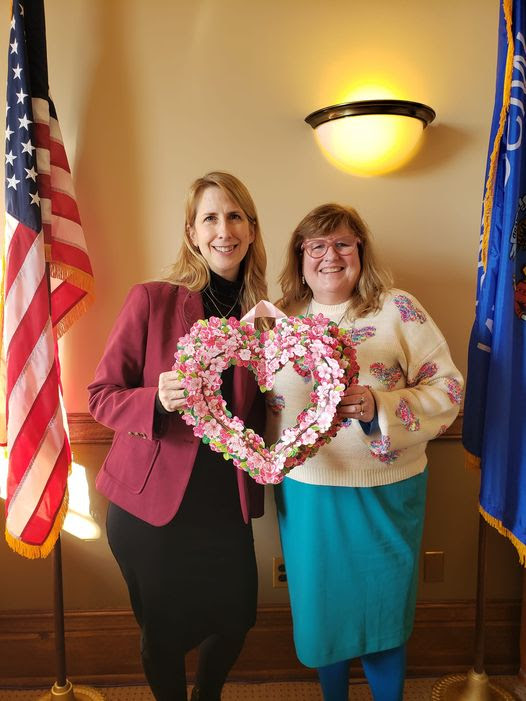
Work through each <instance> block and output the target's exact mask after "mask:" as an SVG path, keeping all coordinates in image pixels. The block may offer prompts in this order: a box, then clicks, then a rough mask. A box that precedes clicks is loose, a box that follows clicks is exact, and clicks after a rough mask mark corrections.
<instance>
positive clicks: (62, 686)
mask: <svg viewBox="0 0 526 701" xmlns="http://www.w3.org/2000/svg"><path fill="white" fill-rule="evenodd" d="M46 280H47V285H48V291H49V295H48V299H49V304H50V314H51V276H50V270H49V263H48V262H46ZM52 552H53V600H54V607H53V608H54V611H53V618H54V631H55V664H56V682H55V683H54V684H53V686H52V688H51V691H48V692H47V693H46V694H44V696H41V697H40V700H39V701H51V700H52V699H57V698H60V699H61V700H62V701H89V700H90V699H91V700H92V701H104V700H105V696H104V695H103V694H101V693H99V692H98V691H95V689H92V688H91V687H85V686H83V687H75V688H73V684H72V683H71V682H70V681H69V680H68V678H67V675H66V637H65V634H64V587H63V583H62V541H61V538H60V533H59V534H58V536H57V540H56V541H55V545H54V546H53V551H52Z"/></svg>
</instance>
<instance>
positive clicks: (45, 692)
mask: <svg viewBox="0 0 526 701" xmlns="http://www.w3.org/2000/svg"><path fill="white" fill-rule="evenodd" d="M435 681H436V679H409V680H408V681H407V682H406V685H405V692H404V701H424V700H425V701H429V699H431V690H432V688H433V684H434V683H435ZM491 681H493V682H496V683H498V684H500V686H501V687H502V688H504V689H506V690H508V691H510V692H512V693H514V694H515V696H514V698H516V699H518V700H520V701H523V700H524V701H526V690H525V689H524V688H521V687H519V685H518V683H517V678H516V677H492V678H491ZM78 689H79V691H81V690H82V689H83V687H82V686H80V687H78ZM85 689H86V694H90V693H91V692H98V693H94V694H93V698H94V699H97V701H99V699H101V698H102V699H104V700H105V701H153V696H152V695H151V693H150V691H149V689H148V688H147V687H145V686H114V687H104V688H98V687H97V688H96V687H86V688H85ZM79 696H80V694H79ZM48 698H51V695H50V694H49V689H40V690H38V689H31V690H30V689H24V690H22V689H16V690H15V689H0V701H39V700H40V699H45V701H47V699H48ZM55 698H57V697H55ZM84 698H89V696H83V699H84ZM371 699H372V697H371V694H370V692H369V688H368V686H367V685H366V684H365V683H358V682H355V683H351V686H350V688H349V701H371ZM222 700H223V701H321V693H320V690H319V686H318V685H317V684H316V683H314V682H295V683H291V682H271V683H252V684H244V683H231V684H227V685H226V686H225V688H224V691H223V694H222Z"/></svg>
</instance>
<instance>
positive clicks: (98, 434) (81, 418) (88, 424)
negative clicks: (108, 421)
mask: <svg viewBox="0 0 526 701" xmlns="http://www.w3.org/2000/svg"><path fill="white" fill-rule="evenodd" d="M68 421H69V433H70V438H71V442H72V443H94V444H97V443H99V444H100V443H108V444H109V443H111V441H112V438H113V431H112V430H111V429H109V428H106V427H105V426H102V424H99V423H97V422H96V421H95V419H94V418H93V417H92V416H91V415H90V414H68ZM461 436H462V413H460V414H459V415H458V416H457V418H456V419H455V421H453V423H452V424H451V426H450V427H449V428H448V429H447V431H446V432H445V433H443V434H442V435H441V436H439V437H438V438H437V439H436V440H438V441H452V440H460V438H461Z"/></svg>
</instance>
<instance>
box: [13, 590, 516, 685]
mask: <svg viewBox="0 0 526 701" xmlns="http://www.w3.org/2000/svg"><path fill="white" fill-rule="evenodd" d="M519 628H520V601H518V600H517V601H497V602H488V603H487V610H486V628H485V637H486V661H485V667H486V671H487V672H488V674H514V673H516V671H517V669H518V667H519ZM65 630H66V655H67V666H66V668H67V673H68V678H69V679H70V680H71V681H72V682H75V683H80V684H82V683H83V684H95V685H97V684H104V685H109V684H131V683H137V682H143V681H144V676H143V673H142V668H141V663H140V658H139V634H138V630H137V626H136V624H135V621H134V619H133V616H132V613H131V611H129V610H108V611H68V612H66V614H65ZM474 630H475V602H474V601H448V602H420V603H419V604H418V605H417V611H416V620H415V628H414V631H413V635H412V636H411V639H410V641H409V645H408V670H407V671H408V676H442V675H444V674H449V673H453V672H465V671H467V670H468V669H469V668H470V667H471V666H472V665H473V649H474ZM54 654H55V653H54V635H53V614H52V612H18V611H12V612H10V611H5V612H0V686H12V687H23V686H25V687H28V686H43V687H47V686H51V685H52V684H53V683H54V681H55V674H54V673H55V656H54ZM195 663H196V656H195V653H191V654H190V655H189V656H188V665H187V666H188V675H189V677H191V676H192V675H193V673H194V670H195ZM356 666H357V668H358V669H359V665H358V663H356ZM357 673H358V674H359V672H357ZM314 677H315V672H314V671H313V670H310V669H306V668H305V667H303V666H302V665H301V664H300V663H299V662H298V661H297V659H296V655H295V652H294V645H293V642H292V622H291V617H290V609H289V608H288V607H287V606H262V607H260V609H259V611H258V619H257V623H256V626H255V627H254V628H253V629H252V630H251V631H250V633H249V634H248V637H247V640H246V643H245V647H244V648H243V651H242V653H241V656H240V658H239V660H238V661H237V663H236V665H235V667H234V669H233V670H232V673H231V675H230V678H231V679H233V680H238V681H241V680H258V681H262V680H267V681H268V680H274V681H277V680H281V681H283V680H285V681H292V680H300V679H313V678H314Z"/></svg>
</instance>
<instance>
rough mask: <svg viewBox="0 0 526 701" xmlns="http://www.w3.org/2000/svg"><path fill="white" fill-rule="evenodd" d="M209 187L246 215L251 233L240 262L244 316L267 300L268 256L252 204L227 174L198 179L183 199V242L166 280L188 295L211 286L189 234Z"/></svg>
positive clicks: (198, 252)
mask: <svg viewBox="0 0 526 701" xmlns="http://www.w3.org/2000/svg"><path fill="white" fill-rule="evenodd" d="M209 187H219V188H221V190H223V192H224V193H225V194H227V195H228V196H229V197H230V198H231V199H232V200H234V202H235V203H236V204H237V205H239V207H241V209H242V210H243V212H244V213H245V215H246V217H247V219H248V222H249V225H250V227H251V229H252V232H253V233H254V240H253V241H252V243H251V244H250V245H249V247H248V251H247V254H246V256H245V258H244V261H243V289H242V292H241V313H242V314H245V313H246V312H247V311H248V310H249V309H252V307H253V306H254V305H255V304H256V303H257V302H259V301H260V300H261V299H267V297H268V292H267V282H266V279H265V271H266V268H267V255H266V253H265V246H264V244H263V237H262V234H261V229H260V226H259V220H258V216H257V212H256V206H255V204H254V201H253V199H252V197H251V195H250V193H249V191H248V189H247V188H246V186H245V185H244V184H243V183H242V182H241V181H240V180H238V178H236V177H235V176H234V175H231V174H230V173H224V172H222V171H212V172H211V173H207V174H206V175H204V176H203V177H202V178H197V180H195V181H194V182H193V183H192V185H191V186H190V189H189V190H188V194H187V196H186V206H185V222H184V234H183V243H182V244H181V248H180V250H179V255H178V258H177V260H176V262H175V263H174V264H173V265H171V266H170V267H169V268H168V272H167V275H166V277H165V278H164V279H165V280H167V281H168V282H171V283H173V284H174V285H183V286H184V287H186V288H187V289H189V290H190V291H191V292H200V291H201V290H203V289H204V288H205V287H206V286H207V285H208V284H210V268H209V267H208V263H207V262H206V260H205V259H204V257H203V256H202V254H201V252H200V250H199V248H198V247H197V246H195V245H194V244H193V243H192V241H191V239H190V231H191V229H192V227H193V226H194V223H195V217H196V214H197V207H198V206H199V201H200V199H201V196H202V194H203V192H204V191H205V190H206V189H207V188H209Z"/></svg>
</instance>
